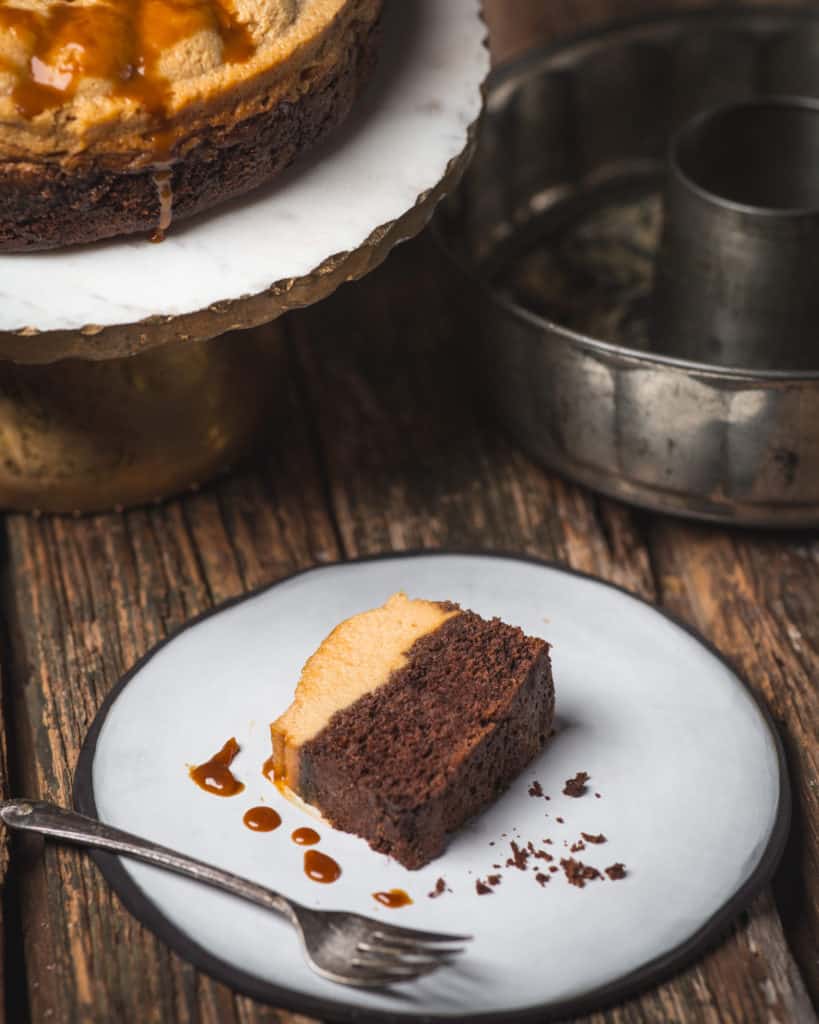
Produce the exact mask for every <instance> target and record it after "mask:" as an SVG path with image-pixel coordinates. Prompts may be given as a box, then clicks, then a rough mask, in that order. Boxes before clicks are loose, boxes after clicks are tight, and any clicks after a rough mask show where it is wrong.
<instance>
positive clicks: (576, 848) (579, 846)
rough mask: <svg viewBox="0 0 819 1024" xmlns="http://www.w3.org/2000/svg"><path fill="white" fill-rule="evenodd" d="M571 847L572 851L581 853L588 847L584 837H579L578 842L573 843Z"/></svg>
mask: <svg viewBox="0 0 819 1024" xmlns="http://www.w3.org/2000/svg"><path fill="white" fill-rule="evenodd" d="M569 849H570V850H571V852H572V853H580V851H581V850H585V849H586V844H585V843H584V842H583V840H582V839H578V840H577V842H576V843H572V845H571V846H570V847H569Z"/></svg>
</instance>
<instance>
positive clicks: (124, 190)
mask: <svg viewBox="0 0 819 1024" xmlns="http://www.w3.org/2000/svg"><path fill="white" fill-rule="evenodd" d="M381 7H382V0H0V250H5V251H19V250H26V249H46V248H53V247H56V246H62V245H69V244H76V243H81V242H91V241H95V240H98V239H102V238H108V237H111V236H114V235H122V234H130V233H134V232H147V233H153V234H154V235H155V237H157V238H159V237H161V236H162V233H163V232H164V231H165V230H167V228H168V226H169V224H170V222H171V220H172V219H174V220H176V219H179V218H183V217H189V216H191V215H192V214H195V213H198V212H200V211H203V210H206V209H209V208H210V207H213V206H215V205H216V204H218V203H221V202H224V201H225V200H228V199H231V198H235V197H237V196H240V195H243V194H244V193H246V192H248V191H250V190H251V189H253V188H256V187H257V186H259V185H261V184H263V183H264V182H267V181H269V180H270V179H271V178H273V177H274V176H275V175H276V174H277V173H279V172H280V171H282V170H283V169H284V168H286V167H287V166H289V165H290V164H291V163H292V162H293V160H294V159H295V158H296V157H297V156H298V155H299V154H300V153H302V152H303V151H305V150H306V149H308V148H309V147H310V146H312V145H313V144H314V143H316V142H317V141H318V140H319V139H321V138H322V137H323V136H325V135H326V134H327V133H328V132H329V131H330V130H331V129H333V128H334V127H335V126H337V125H338V124H340V123H341V122H342V121H343V120H344V118H345V117H346V116H347V114H348V113H349V111H350V110H351V108H352V106H353V104H354V101H355V99H356V97H357V96H358V94H359V93H360V92H361V90H362V88H363V86H364V85H365V83H366V82H367V79H368V77H369V75H370V72H371V70H372V68H373V66H374V63H375V60H376V55H377V48H378V38H379V33H378V25H379V18H380V13H381Z"/></svg>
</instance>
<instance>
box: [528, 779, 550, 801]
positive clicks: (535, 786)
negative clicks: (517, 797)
mask: <svg viewBox="0 0 819 1024" xmlns="http://www.w3.org/2000/svg"><path fill="white" fill-rule="evenodd" d="M545 795H546V794H545V793H544V792H543V786H541V784H540V783H539V782H538V780H537V779H535V781H534V782H533V783H532V785H531V786H530V787H529V796H536V797H541V796H545Z"/></svg>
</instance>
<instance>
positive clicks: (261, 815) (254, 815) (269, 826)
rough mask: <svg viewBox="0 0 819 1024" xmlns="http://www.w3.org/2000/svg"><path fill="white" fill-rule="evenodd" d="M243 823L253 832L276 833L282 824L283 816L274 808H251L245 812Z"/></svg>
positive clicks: (261, 806)
mask: <svg viewBox="0 0 819 1024" xmlns="http://www.w3.org/2000/svg"><path fill="white" fill-rule="evenodd" d="M242 821H243V822H244V823H245V826H246V827H247V828H249V829H250V831H251V832H275V831H276V829H277V828H278V827H279V825H281V823H282V816H281V815H280V814H279V812H278V811H275V810H274V809H273V808H272V807H265V806H263V805H260V806H259V807H251V808H250V810H249V811H245V814H244V817H243V818H242Z"/></svg>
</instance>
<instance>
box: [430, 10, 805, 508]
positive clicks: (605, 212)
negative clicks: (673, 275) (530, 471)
mask: <svg viewBox="0 0 819 1024" xmlns="http://www.w3.org/2000/svg"><path fill="white" fill-rule="evenodd" d="M762 94H789V95H792V96H793V95H803V96H813V97H816V96H819V17H817V14H816V13H814V12H813V11H806V10H798V11H782V10H775V11H771V10H763V9H759V8H754V9H740V10H737V9H734V10H732V11H731V12H728V13H722V12H715V11H708V12H691V13H687V14H682V15H675V16H668V17H659V18H656V17H655V18H651V19H643V20H641V21H638V22H630V23H627V24H619V25H615V26H612V27H609V28H606V29H605V30H602V31H598V32H596V33H594V34H591V35H586V36H584V37H581V38H577V39H574V40H571V41H569V42H564V43H563V44H560V45H557V46H555V47H551V48H549V49H542V50H538V51H535V52H531V53H529V54H527V55H526V56H524V57H523V58H521V59H519V60H517V61H516V62H514V63H512V64H510V65H507V66H505V67H503V68H501V69H499V70H498V71H496V72H495V74H494V75H493V77H492V79H491V81H490V86H489V103H488V111H487V115H486V120H485V126H484V129H483V132H482V136H481V139H480V141H479V149H478V154H477V156H476V158H475V161H474V163H473V165H472V168H471V169H470V171H469V172H468V174H467V177H466V179H465V181H464V184H463V185H462V187H461V189H460V190H459V192H458V193H456V195H455V196H454V197H452V199H450V200H449V201H448V202H447V203H445V204H444V206H443V208H442V210H441V211H440V213H439V216H438V218H437V222H436V223H437V231H438V234H439V237H440V238H441V240H442V241H443V244H444V246H445V248H447V249H448V251H449V252H450V253H451V254H452V255H453V256H454V258H455V260H456V262H457V264H458V266H459V267H460V268H461V269H462V270H463V271H465V272H466V274H467V277H468V278H469V280H470V281H471V282H472V284H473V287H474V291H473V293H472V294H471V299H472V300H473V301H472V302H471V303H467V304H466V305H472V306H473V307H474V308H476V309H478V310H479V313H480V316H479V318H478V319H479V331H480V334H481V337H482V339H483V342H482V354H483V365H484V367H485V369H486V374H485V378H486V384H487V388H488V391H489V395H490V399H491V401H492V403H493V405H494V407H495V409H496V410H497V413H498V416H499V418H500V420H501V422H502V423H503V424H504V425H505V426H506V427H507V429H508V430H509V431H510V432H511V433H512V434H513V435H514V436H515V437H516V438H517V439H518V441H519V442H520V443H521V444H522V445H523V446H524V447H525V448H526V449H527V450H528V451H529V452H530V453H531V454H532V455H533V456H534V457H536V458H538V459H539V460H541V461H542V462H544V463H546V464H547V465H549V466H551V467H553V468H554V469H556V470H557V471H559V472H561V473H563V474H565V475H566V476H568V477H571V478H573V479H575V480H578V481H581V482H582V483H584V484H587V485H588V486H590V487H592V488H595V489H597V490H599V491H602V492H604V493H606V494H609V495H613V496H614V497H617V498H620V499H622V500H623V501H627V502H631V503H633V504H636V505H641V506H645V507H648V508H651V509H656V510H658V511H662V512H668V513H674V514H678V515H684V516H690V517H693V518H698V519H707V520H715V521H720V522H724V523H732V524H742V525H754V526H789V527H797V526H813V525H816V524H817V523H819V345H817V359H816V368H815V370H806V371H804V370H803V371H800V372H796V371H778V372H776V371H766V370H764V369H763V370H760V369H755V370H750V369H743V368H742V367H736V368H725V367H720V366H713V365H707V364H702V363H693V362H690V361H686V360H683V359H677V358H674V357H673V356H668V355H660V354H658V353H657V352H652V347H657V348H660V347H662V345H661V344H660V345H657V346H654V345H653V342H652V337H651V330H650V324H649V309H650V305H651V293H652V285H653V266H654V259H655V256H656V252H657V248H658V245H659V239H660V232H661V226H662V201H661V194H662V187H663V179H664V161H665V155H666V151H667V147H668V140H669V137H670V135H671V134H672V132H673V131H674V130H675V129H676V128H678V127H679V126H680V125H681V124H682V123H684V122H685V121H686V120H688V119H689V118H690V117H692V116H694V115H695V114H697V113H698V112H700V111H702V110H704V109H708V108H711V107H714V106H717V105H719V104H721V103H725V102H730V101H735V100H742V99H746V98H748V97H751V96H754V95H762ZM817 331H818V332H819V325H817Z"/></svg>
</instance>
